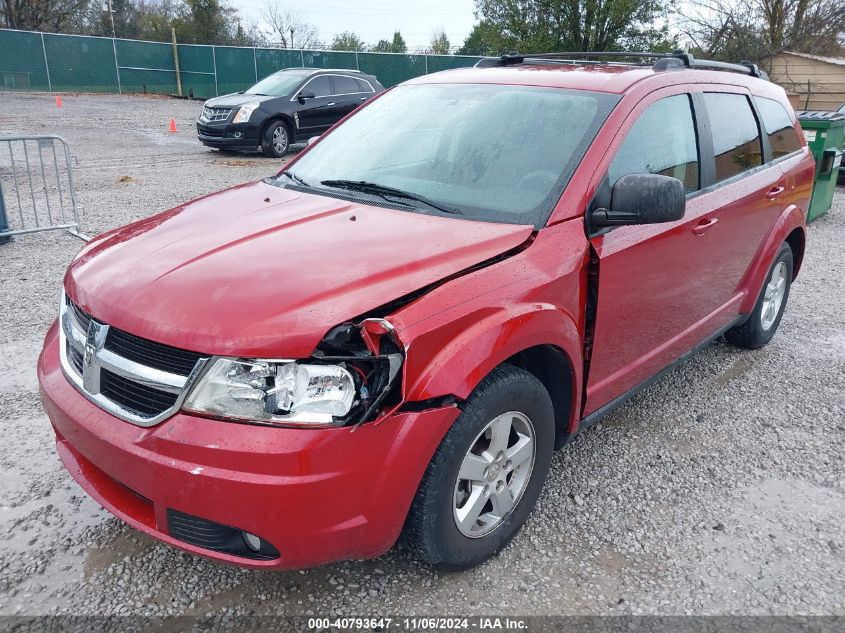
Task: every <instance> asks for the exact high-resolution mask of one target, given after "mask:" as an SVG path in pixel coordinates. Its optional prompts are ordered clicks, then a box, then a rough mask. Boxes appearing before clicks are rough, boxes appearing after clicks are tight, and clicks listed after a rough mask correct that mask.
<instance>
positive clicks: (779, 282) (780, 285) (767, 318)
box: [760, 262, 787, 330]
mask: <svg viewBox="0 0 845 633" xmlns="http://www.w3.org/2000/svg"><path fill="white" fill-rule="evenodd" d="M786 273H787V271H786V262H778V264H777V266H775V268H774V270H772V275H771V277H769V282H768V283H767V284H766V290H765V291H764V294H763V306H762V310H760V325H761V326H762V327H763V330H769V329H770V328H771V327H772V325H774V322H775V320H776V319H777V317H778V313H779V312H780V307H781V305H782V304H783V298H784V296H786Z"/></svg>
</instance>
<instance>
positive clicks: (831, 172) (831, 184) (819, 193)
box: [796, 110, 845, 222]
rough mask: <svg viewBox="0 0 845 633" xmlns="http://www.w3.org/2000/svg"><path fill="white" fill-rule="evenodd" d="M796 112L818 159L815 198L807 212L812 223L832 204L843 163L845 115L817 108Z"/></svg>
mask: <svg viewBox="0 0 845 633" xmlns="http://www.w3.org/2000/svg"><path fill="white" fill-rule="evenodd" d="M796 114H797V115H798V120H799V121H800V122H801V127H802V128H803V129H804V138H805V139H806V140H807V145H809V146H810V151H812V152H813V158H815V159H816V178H815V181H814V182H813V197H812V198H811V199H810V210H809V211H808V212H807V222H812V221H813V220H815V219H816V218H817V217H819V216H820V215H824V214H825V213H827V212H828V211H829V210H830V207H831V205H832V204H833V192H834V190H835V189H836V178H837V176H838V175H839V166H840V164H841V163H842V147H843V145H845V114H841V113H839V112H818V111H815V110H804V111H801V112H797V113H796Z"/></svg>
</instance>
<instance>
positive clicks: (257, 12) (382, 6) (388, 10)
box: [229, 0, 475, 49]
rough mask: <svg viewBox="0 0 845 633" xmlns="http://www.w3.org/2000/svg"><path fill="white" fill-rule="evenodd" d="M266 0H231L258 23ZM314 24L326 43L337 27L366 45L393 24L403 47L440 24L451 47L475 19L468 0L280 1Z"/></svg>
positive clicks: (421, 40) (424, 41)
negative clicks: (402, 40)
mask: <svg viewBox="0 0 845 633" xmlns="http://www.w3.org/2000/svg"><path fill="white" fill-rule="evenodd" d="M268 1H271V0H232V1H231V2H230V3H229V5H230V6H232V7H236V8H238V9H239V10H240V14H241V16H242V18H243V19H244V22H246V23H247V24H248V23H250V22H255V23H257V24H259V25H261V24H262V22H263V21H262V19H261V9H262V8H263V7H265V6H266V5H267V2H268ZM280 4H281V5H282V6H284V7H290V8H292V9H294V10H295V11H297V12H298V13H299V14H300V16H301V17H302V19H303V20H304V21H305V22H308V23H309V24H312V25H313V26H315V27H316V28H317V31H318V33H319V37H320V41H321V42H324V43H330V42H331V40H332V38H333V37H334V36H335V35H336V34H337V33H340V32H341V31H354V32H355V33H357V34H358V35H359V36H360V37H361V39H363V40H364V41H365V42H366V43H367V44H370V45H372V44H375V43H376V42H377V41H378V40H380V39H386V40H390V39H392V38H393V31H395V30H396V29H398V30H399V31H401V32H402V37H404V38H405V42H406V43H407V45H408V48H409V49H414V48H418V47H426V46H428V45H429V43H430V42H431V34H432V32H433V31H434V30H435V29H439V28H441V27H442V28H443V29H444V30H445V31H446V35H447V36H448V37H449V43H450V44H451V45H452V46H460V45H461V44H463V42H464V39H465V38H466V36H467V35H469V32H470V31H471V30H472V26H473V24H474V23H475V2H474V0H359V1H357V2H356V1H355V0H280Z"/></svg>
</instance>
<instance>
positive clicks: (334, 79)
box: [197, 68, 384, 156]
mask: <svg viewBox="0 0 845 633" xmlns="http://www.w3.org/2000/svg"><path fill="white" fill-rule="evenodd" d="M381 92H384V86H382V85H381V84H380V83H379V81H378V79H376V78H375V77H374V76H372V75H365V74H364V73H361V72H358V71H354V70H332V69H321V68H320V69H318V68H286V69H284V70H280V71H278V72H276V73H273V74H272V75H268V76H267V77H265V78H264V79H262V80H261V81H259V82H258V83H257V84H255V85H254V86H252V88H249V89H248V90H245V91H244V92H236V93H233V94H228V95H223V96H222V97H215V98H214V99H209V100H208V101H206V102H205V103H204V104H203V108H202V113H201V114H200V117H199V119H198V120H197V136H198V137H199V140H200V142H202V143H203V144H204V145H207V146H209V147H215V148H217V149H226V150H233V151H256V150H258V151H263V152H264V153H265V154H267V155H268V156H283V155H284V154H285V153H286V152H287V151H288V149H289V147H290V145H291V144H293V143H299V142H303V141H307V140H308V139H309V138H311V137H312V136H318V135H320V134H322V133H323V132H325V131H326V130H327V129H329V128H330V127H331V126H332V125H334V124H335V123H337V122H338V121H339V120H340V119H342V118H343V117H344V116H346V115H347V114H349V113H350V112H352V110H354V109H355V108H357V107H358V106H359V105H361V104H362V103H364V102H365V101H367V100H368V99H370V98H371V97H373V96H375V95H377V94H379V93H381Z"/></svg>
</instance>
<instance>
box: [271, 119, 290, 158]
mask: <svg viewBox="0 0 845 633" xmlns="http://www.w3.org/2000/svg"><path fill="white" fill-rule="evenodd" d="M287 146H288V132H287V130H286V129H285V126H284V125H280V126H279V127H277V128H276V129H275V130H274V131H273V149H275V150H276V151H277V152H283V151H285V149H287Z"/></svg>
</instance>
